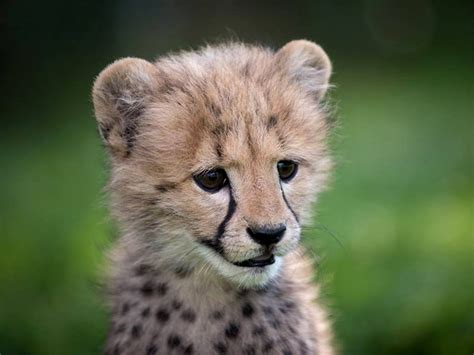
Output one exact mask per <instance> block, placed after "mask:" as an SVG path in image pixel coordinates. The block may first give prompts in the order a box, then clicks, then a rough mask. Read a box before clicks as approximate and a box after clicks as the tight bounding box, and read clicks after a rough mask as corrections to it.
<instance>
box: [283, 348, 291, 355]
mask: <svg viewBox="0 0 474 355" xmlns="http://www.w3.org/2000/svg"><path fill="white" fill-rule="evenodd" d="M283 355H293V352H292V351H291V350H289V349H286V350H283Z"/></svg>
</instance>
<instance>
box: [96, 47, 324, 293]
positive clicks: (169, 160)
mask: <svg viewBox="0 0 474 355" xmlns="http://www.w3.org/2000/svg"><path fill="white" fill-rule="evenodd" d="M330 74H331V63H330V61H329V59H328V57H327V55H326V54H325V52H324V51H323V50H322V49H321V47H319V46H318V45H316V44H314V43H312V42H309V41H304V40H299V41H292V42H290V43H288V44H286V45H285V46H284V47H282V48H281V49H279V50H278V51H276V52H275V51H272V50H270V49H267V48H261V47H257V46H247V45H243V44H236V43H231V44H225V45H219V46H208V47H205V48H203V49H201V50H199V51H193V52H184V53H180V54H176V55H171V56H167V57H163V58H159V59H158V60H157V61H156V62H155V63H150V62H147V61H145V60H142V59H135V58H126V59H121V60H118V61H116V62H115V63H113V64H111V65H110V66H108V67H107V68H106V69H105V70H104V71H103V72H102V73H101V74H100V75H99V77H98V78H97V80H96V82H95V85H94V90H93V100H94V106H95V113H96V117H97V121H98V124H99V130H100V134H101V137H102V139H103V142H104V144H105V146H106V147H107V150H108V152H109V157H110V165H111V174H110V175H111V176H110V184H109V188H110V192H111V198H112V211H113V213H114V215H115V217H116V218H117V219H118V221H119V222H120V224H121V226H122V228H123V229H124V230H125V231H126V234H128V235H133V238H134V239H137V240H139V239H141V240H142V241H143V245H145V246H146V248H144V252H145V251H146V252H147V253H148V254H149V255H150V256H149V258H150V261H151V262H154V261H155V260H154V258H156V262H160V263H161V264H163V263H167V264H169V265H170V266H172V267H173V266H177V265H178V266H179V264H186V265H201V266H203V267H204V266H205V270H207V272H210V273H214V274H215V275H219V277H221V278H223V279H225V280H228V281H232V282H234V283H236V284H238V285H240V286H242V287H259V286H263V285H265V284H266V283H267V282H268V281H270V280H271V279H272V278H274V277H276V275H277V274H278V270H279V269H280V267H281V265H282V263H284V262H285V261H284V260H285V255H287V254H288V253H289V252H290V251H292V250H294V249H295V247H296V246H297V244H298V242H299V239H300V231H301V225H302V224H303V223H305V222H306V221H308V219H309V212H310V204H311V202H312V201H313V200H314V198H315V195H316V193H317V192H318V191H320V190H321V189H322V187H323V186H324V182H325V180H326V175H327V173H328V170H329V168H330V165H331V164H330V159H329V157H328V154H327V149H326V137H327V134H328V129H329V128H328V124H327V121H326V117H325V112H324V110H323V109H322V107H323V106H322V104H321V103H322V100H323V98H324V95H325V92H326V89H327V88H328V81H329V77H330Z"/></svg>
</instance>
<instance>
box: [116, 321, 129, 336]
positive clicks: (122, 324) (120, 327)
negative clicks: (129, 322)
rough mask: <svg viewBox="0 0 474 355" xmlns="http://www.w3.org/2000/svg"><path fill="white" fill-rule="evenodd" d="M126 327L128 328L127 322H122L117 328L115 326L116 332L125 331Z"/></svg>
mask: <svg viewBox="0 0 474 355" xmlns="http://www.w3.org/2000/svg"><path fill="white" fill-rule="evenodd" d="M126 329H127V326H126V324H125V323H121V324H119V325H117V328H115V333H116V334H120V333H123V332H124V331H125V330H126Z"/></svg>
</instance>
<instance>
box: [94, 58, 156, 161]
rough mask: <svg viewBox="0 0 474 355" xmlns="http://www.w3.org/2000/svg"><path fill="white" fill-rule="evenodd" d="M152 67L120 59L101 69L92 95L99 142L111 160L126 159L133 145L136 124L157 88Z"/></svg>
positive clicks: (146, 63)
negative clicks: (100, 140)
mask: <svg viewBox="0 0 474 355" xmlns="http://www.w3.org/2000/svg"><path fill="white" fill-rule="evenodd" d="M159 82H160V81H159V72H158V69H157V67H156V66H155V65H153V64H151V63H150V62H148V61H146V60H143V59H139V58H124V59H119V60H117V61H115V62H114V63H112V64H110V65H109V66H108V67H107V68H105V69H104V70H103V71H102V73H100V75H99V77H98V78H97V79H96V81H95V83H94V88H93V91H92V96H93V101H94V109H95V116H96V118H97V122H98V124H99V131H100V135H101V137H102V141H103V142H104V144H105V146H106V147H107V148H108V150H109V152H110V153H111V156H112V157H113V158H117V159H120V158H124V157H127V156H128V155H129V154H130V152H131V148H132V146H133V144H134V141H135V135H136V133H137V132H136V130H137V126H138V120H139V119H140V116H141V115H142V114H143V111H144V109H145V107H146V105H147V104H148V103H149V102H151V101H152V99H153V96H154V95H156V93H157V89H158V88H159Z"/></svg>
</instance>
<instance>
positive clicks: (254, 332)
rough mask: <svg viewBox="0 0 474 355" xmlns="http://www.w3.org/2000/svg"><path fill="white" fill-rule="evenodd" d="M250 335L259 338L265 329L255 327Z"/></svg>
mask: <svg viewBox="0 0 474 355" xmlns="http://www.w3.org/2000/svg"><path fill="white" fill-rule="evenodd" d="M252 334H253V335H256V336H261V335H263V334H265V329H264V328H263V327H261V326H255V327H254V328H253V330H252Z"/></svg>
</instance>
